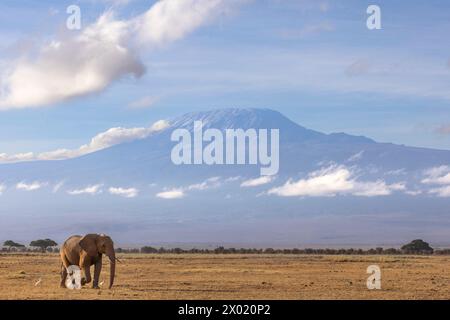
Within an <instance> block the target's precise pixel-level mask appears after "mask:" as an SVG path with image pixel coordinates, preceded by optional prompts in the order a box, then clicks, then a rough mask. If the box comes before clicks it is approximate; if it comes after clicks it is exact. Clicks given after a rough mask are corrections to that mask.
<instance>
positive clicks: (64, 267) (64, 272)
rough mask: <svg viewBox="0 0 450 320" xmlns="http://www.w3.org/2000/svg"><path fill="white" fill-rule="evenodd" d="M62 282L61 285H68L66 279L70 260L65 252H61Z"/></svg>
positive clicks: (63, 286) (62, 286)
mask: <svg viewBox="0 0 450 320" xmlns="http://www.w3.org/2000/svg"><path fill="white" fill-rule="evenodd" d="M61 260H62V263H61V283H60V285H59V286H60V287H61V288H65V287H66V279H67V268H68V267H69V264H70V263H69V261H68V260H67V258H66V256H65V255H64V254H61Z"/></svg>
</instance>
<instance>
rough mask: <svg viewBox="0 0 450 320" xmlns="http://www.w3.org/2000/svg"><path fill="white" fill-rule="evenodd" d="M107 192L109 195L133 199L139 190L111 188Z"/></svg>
mask: <svg viewBox="0 0 450 320" xmlns="http://www.w3.org/2000/svg"><path fill="white" fill-rule="evenodd" d="M108 191H109V193H110V194H113V195H118V196H122V197H125V198H135V197H137V195H138V193H139V190H138V189H136V188H128V189H125V188H120V187H119V188H114V187H111V188H109V190H108Z"/></svg>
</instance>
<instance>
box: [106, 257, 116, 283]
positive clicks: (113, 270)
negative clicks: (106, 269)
mask: <svg viewBox="0 0 450 320" xmlns="http://www.w3.org/2000/svg"><path fill="white" fill-rule="evenodd" d="M107 256H108V258H109V262H110V264H111V268H110V273H109V289H111V287H112V286H113V284H114V276H115V274H116V254H115V253H114V251H113V252H112V253H110V254H108V255H107Z"/></svg>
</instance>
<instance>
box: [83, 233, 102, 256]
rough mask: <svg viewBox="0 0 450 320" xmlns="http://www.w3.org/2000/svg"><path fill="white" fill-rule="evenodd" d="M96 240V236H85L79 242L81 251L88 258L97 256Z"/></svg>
mask: <svg viewBox="0 0 450 320" xmlns="http://www.w3.org/2000/svg"><path fill="white" fill-rule="evenodd" d="M97 239H98V234H87V235H85V236H84V237H83V238H81V240H80V242H79V244H80V247H81V249H83V250H84V251H86V252H87V254H88V255H89V256H90V257H95V256H97V255H98V249H97Z"/></svg>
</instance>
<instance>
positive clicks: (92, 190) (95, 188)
mask: <svg viewBox="0 0 450 320" xmlns="http://www.w3.org/2000/svg"><path fill="white" fill-rule="evenodd" d="M102 187H103V184H96V185H91V186H87V187H86V188H83V189H75V190H70V191H67V193H68V194H70V195H72V196H76V195H80V194H90V195H96V194H99V193H102Z"/></svg>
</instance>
